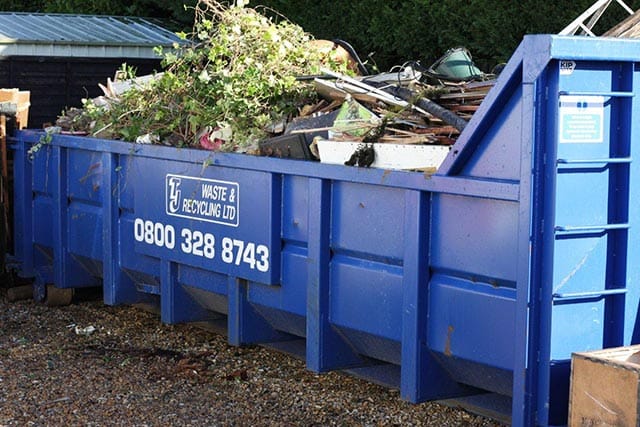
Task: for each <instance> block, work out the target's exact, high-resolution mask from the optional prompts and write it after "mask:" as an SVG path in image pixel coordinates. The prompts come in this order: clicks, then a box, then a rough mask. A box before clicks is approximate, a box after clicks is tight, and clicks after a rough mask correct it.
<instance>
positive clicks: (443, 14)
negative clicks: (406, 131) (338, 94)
mask: <svg viewBox="0 0 640 427" xmlns="http://www.w3.org/2000/svg"><path fill="white" fill-rule="evenodd" d="M196 1H197V0H184V1H180V0H94V1H90V2H88V1H86V0H35V1H34V0H16V1H14V0H0V10H4V11H25V12H27V11H28V12H47V13H54V12H59V13H87V14H103V15H130V16H144V17H151V18H158V19H161V20H162V21H163V24H164V26H165V27H167V28H170V29H172V30H175V31H178V30H188V29H189V28H190V27H191V24H192V22H193V11H192V9H191V8H189V6H193V5H194V4H195V3H196ZM626 3H627V4H628V5H629V6H630V7H631V8H633V9H634V10H635V9H638V8H640V0H633V1H631V0H627V2H626ZM592 4H593V0H547V1H539V0H520V1H518V2H505V1H502V0H468V1H460V0H438V1H432V0H396V1H389V0H351V1H349V2H326V1H320V0H251V2H250V3H249V6H250V7H253V8H255V9H257V10H260V11H262V12H263V13H264V14H267V15H270V16H273V17H274V19H289V20H290V21H292V22H294V23H296V24H298V25H300V26H302V27H303V28H304V29H305V30H306V31H307V32H310V33H312V34H313V35H314V36H315V37H316V38H324V39H329V40H331V39H336V38H338V39H342V40H345V41H347V42H348V43H350V44H351V45H352V46H353V47H354V48H355V50H356V51H357V52H358V54H359V56H360V57H361V59H363V60H365V59H367V58H369V59H368V62H369V64H375V65H376V66H377V68H378V69H379V70H380V71H384V70H387V69H389V68H391V67H392V66H394V65H401V64H402V63H404V62H406V61H412V60H419V61H421V62H422V63H423V65H427V66H428V65H430V64H431V63H433V62H434V61H435V60H436V59H438V58H439V57H440V56H441V55H442V54H444V53H445V52H446V51H447V50H448V49H449V48H452V47H458V46H464V47H466V48H468V49H469V50H470V52H471V54H472V55H473V58H474V61H475V62H476V63H477V64H478V65H479V66H480V68H482V69H483V71H490V68H492V67H493V66H494V65H495V64H497V63H500V62H504V61H506V60H507V59H509V57H510V56H511V54H512V53H513V51H514V50H515V48H516V47H517V46H518V43H520V41H521V40H522V37H523V36H524V35H525V34H539V33H557V32H559V31H560V30H562V29H563V28H564V27H565V26H566V25H568V24H569V23H570V22H571V21H573V20H574V19H575V18H576V17H578V16H579V15H580V14H581V13H582V12H584V11H585V10H586V9H587V8H588V7H590V6H591V5H592ZM185 6H187V7H186V8H185ZM625 16H626V12H625V11H624V10H623V9H622V8H621V7H620V6H619V5H618V4H617V3H616V2H613V4H612V5H611V6H610V7H609V9H608V11H607V13H606V14H605V16H603V18H602V19H601V21H600V23H599V25H598V27H597V29H598V31H599V32H602V31H604V30H606V29H608V28H610V27H612V26H613V25H614V24H616V23H617V22H619V21H620V20H622V19H624V17H625Z"/></svg>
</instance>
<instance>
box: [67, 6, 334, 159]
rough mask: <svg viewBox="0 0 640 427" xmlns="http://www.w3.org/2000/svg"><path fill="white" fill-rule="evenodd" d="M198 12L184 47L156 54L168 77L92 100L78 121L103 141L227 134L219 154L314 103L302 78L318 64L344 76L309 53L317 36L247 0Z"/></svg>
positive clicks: (250, 142)
mask: <svg viewBox="0 0 640 427" xmlns="http://www.w3.org/2000/svg"><path fill="white" fill-rule="evenodd" d="M194 12H195V23H194V26H193V30H192V32H191V34H186V33H182V34H180V35H181V37H182V38H183V39H184V40H185V41H188V43H187V44H186V46H185V47H182V48H181V49H178V50H177V51H166V52H162V51H161V50H160V49H158V50H159V52H160V53H161V54H162V55H163V57H164V66H165V68H166V70H165V72H164V73H162V74H160V75H158V76H157V77H156V79H154V80H153V81H151V82H150V83H148V84H145V85H136V86H133V88H132V89H131V90H129V91H126V92H124V93H123V94H121V95H119V99H116V100H111V101H110V102H107V103H104V102H103V101H104V100H87V101H86V102H85V105H84V109H83V110H84V111H83V113H82V114H81V115H76V116H75V117H74V119H73V120H74V122H75V124H76V125H78V126H79V125H80V124H86V123H90V127H91V132H92V133H93V134H94V135H95V136H99V137H103V138H108V139H122V140H126V141H135V140H136V139H137V138H138V137H140V136H143V135H147V137H148V138H147V139H148V141H150V142H159V143H163V144H167V145H173V146H200V145H203V146H205V144H204V143H203V142H202V137H203V135H206V134H211V133H212V132H215V131H220V130H224V132H225V135H227V136H226V137H225V138H224V145H223V146H222V147H220V149H221V150H223V151H243V152H244V151H253V150H254V149H256V148H257V144H258V142H259V141H260V140H261V139H263V138H264V137H265V136H267V132H266V129H267V127H268V126H269V125H270V124H272V123H273V122H277V121H280V120H283V119H286V118H287V117H290V116H293V115H297V112H298V108H301V107H302V106H304V105H305V104H308V103H310V102H315V97H316V96H317V95H316V93H315V91H314V90H313V88H312V87H311V86H310V85H309V84H307V83H303V82H301V81H299V80H298V79H297V77H298V76H304V75H314V74H318V73H319V69H320V67H321V66H327V67H330V68H333V69H334V70H336V71H342V72H344V71H345V70H344V69H342V67H343V66H341V65H338V64H335V63H332V62H331V60H330V59H327V58H324V59H323V58H322V57H321V55H320V53H318V52H317V51H316V50H313V49H310V48H309V41H310V40H312V37H311V36H310V35H309V34H308V33H306V32H305V31H304V30H303V29H302V28H301V27H300V26H298V25H295V24H293V23H291V22H289V21H287V20H281V21H280V22H277V23H276V22H274V21H273V20H271V19H269V18H267V17H265V16H264V15H262V14H260V13H258V12H257V11H256V10H254V9H251V8H249V7H245V4H244V2H242V1H237V3H236V4H235V5H231V6H228V7H227V6H224V5H222V4H221V3H218V2H216V1H214V0H201V1H200V2H199V3H198V4H197V6H196V7H195V11H194ZM175 47H176V48H178V46H175ZM327 61H328V62H327ZM97 101H100V102H97ZM229 130H230V131H231V132H229ZM229 133H230V134H231V136H228V135H229ZM205 148H207V147H206V146H205Z"/></svg>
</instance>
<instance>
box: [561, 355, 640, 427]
mask: <svg viewBox="0 0 640 427" xmlns="http://www.w3.org/2000/svg"><path fill="white" fill-rule="evenodd" d="M639 392H640V345H634V346H628V347H617V348H609V349H605V350H597V351H592V352H585V353H574V354H573V355H572V358H571V392H570V396H569V426H575V427H582V426H638V425H640V408H639V403H640V400H639V394H638V393H639Z"/></svg>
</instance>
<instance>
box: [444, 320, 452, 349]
mask: <svg viewBox="0 0 640 427" xmlns="http://www.w3.org/2000/svg"><path fill="white" fill-rule="evenodd" d="M452 334H453V326H452V325H449V327H448V328H447V341H446V342H445V343H444V354H445V356H453V353H451V335H452Z"/></svg>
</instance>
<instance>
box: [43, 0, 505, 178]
mask: <svg viewBox="0 0 640 427" xmlns="http://www.w3.org/2000/svg"><path fill="white" fill-rule="evenodd" d="M180 36H181V38H182V40H183V41H184V43H183V44H176V45H175V46H174V49H173V50H171V51H164V52H163V51H161V50H159V52H158V53H159V54H160V55H162V57H163V65H164V71H163V72H162V73H157V74H154V75H148V76H141V77H136V76H135V75H134V72H133V71H132V70H128V69H127V67H126V66H123V68H122V70H121V71H120V72H119V73H117V75H116V77H115V78H114V80H111V79H110V78H109V79H107V81H106V83H105V84H104V85H101V87H102V89H103V91H104V95H103V96H100V97H98V98H94V99H87V100H84V104H83V107H82V108H71V109H69V110H67V111H65V112H64V113H63V115H62V116H60V117H59V118H58V120H57V122H56V126H55V130H56V131H62V132H63V133H71V132H72V133H74V134H83V135H88V136H93V137H97V138H102V139H112V140H123V141H129V142H134V143H146V144H161V145H169V146H175V147H186V148H198V149H204V150H212V151H220V152H239V153H247V154H254V155H263V156H274V157H287V158H295V159H305V160H320V161H321V162H325V163H337V164H346V165H352V166H360V167H382V168H390V169H411V170H430V169H433V168H437V166H438V165H439V164H440V163H441V162H442V160H443V159H444V157H445V156H446V155H447V153H448V151H449V149H450V147H451V145H452V144H453V143H454V142H455V141H456V138H457V137H458V135H459V134H460V132H461V131H462V129H463V128H464V127H465V125H466V123H467V121H468V120H469V118H470V117H471V115H473V113H474V112H475V111H476V110H477V108H478V106H479V105H480V103H481V102H482V100H483V99H484V97H485V96H486V94H487V93H488V91H489V89H490V88H491V87H492V86H493V84H494V77H495V75H494V74H486V73H484V72H482V71H480V70H479V69H478V68H477V67H476V66H475V65H474V63H473V61H472V58H471V55H470V53H469V52H468V51H467V50H466V49H465V48H454V49H451V50H449V51H448V52H446V53H445V54H444V56H443V57H442V58H440V59H439V60H438V61H436V62H435V63H434V64H432V65H430V66H423V65H422V64H420V62H419V61H408V62H407V63H405V64H403V65H402V66H398V67H394V68H393V69H391V70H389V71H387V72H382V73H375V74H373V73H371V72H370V71H369V68H370V67H368V66H367V64H366V63H363V62H362V61H361V60H360V58H359V56H358V54H357V52H355V50H354V49H353V48H352V47H351V46H350V45H349V43H347V42H345V41H342V40H331V41H329V40H317V39H314V38H313V37H312V36H311V35H310V34H308V33H306V32H305V31H304V30H303V29H302V28H301V27H299V26H297V25H295V24H293V23H291V22H290V21H288V20H286V19H282V20H280V22H276V20H274V19H272V18H268V17H266V16H265V15H263V14H261V13H259V12H258V11H257V10H256V9H252V8H249V7H247V6H246V5H245V4H243V3H242V2H236V4H234V5H233V6H223V5H221V4H219V3H218V2H216V1H214V0H201V1H200V2H199V3H198V5H197V6H196V9H195V22H194V26H193V31H192V33H191V34H180Z"/></svg>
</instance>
